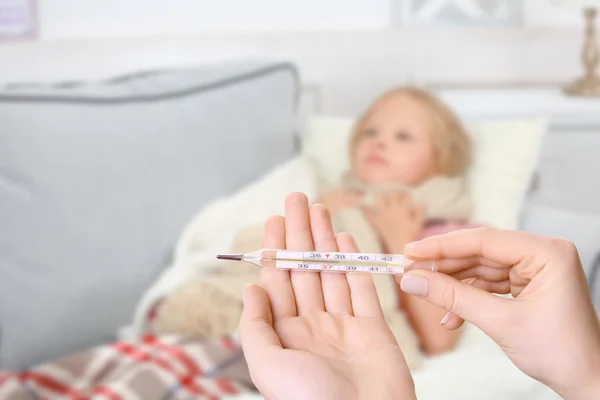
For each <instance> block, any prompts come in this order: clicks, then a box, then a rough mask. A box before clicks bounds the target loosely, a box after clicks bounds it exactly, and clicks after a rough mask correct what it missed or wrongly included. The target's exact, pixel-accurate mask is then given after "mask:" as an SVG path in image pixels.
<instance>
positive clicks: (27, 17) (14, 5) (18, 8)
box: [0, 0, 38, 40]
mask: <svg viewBox="0 0 600 400" xmlns="http://www.w3.org/2000/svg"><path fill="white" fill-rule="evenodd" d="M37 34H38V29H37V3H36V0H0V40H10V39H32V38H35V37H37Z"/></svg>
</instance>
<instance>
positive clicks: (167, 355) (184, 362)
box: [0, 335, 254, 400]
mask: <svg viewBox="0 0 600 400" xmlns="http://www.w3.org/2000/svg"><path fill="white" fill-rule="evenodd" d="M253 390H254V387H253V385H252V382H251V380H250V376H249V373H248V369H247V366H246V362H245V360H244V357H243V353H242V351H241V347H240V345H239V343H238V342H237V341H236V340H234V339H232V338H226V339H222V340H213V341H198V340H194V339H193V338H183V337H180V336H156V335H147V336H144V337H142V338H140V339H139V340H136V341H121V342H115V343H113V344H110V345H106V346H100V347H97V348H94V349H91V350H88V351H84V352H81V353H78V354H75V355H72V356H68V357H65V358H63V359H60V360H58V361H55V362H51V363H48V364H43V365H40V366H38V367H35V368H32V369H31V370H28V371H23V372H19V373H14V372H2V371H0V398H1V399H11V400H21V399H23V400H25V399H27V400H29V399H65V400H67V399H68V400H83V399H102V400H109V399H110V400H121V399H123V400H129V399H132V400H137V399H140V400H141V399H144V400H154V399H156V400H183V399H220V398H222V397H225V396H234V395H240V394H242V393H249V392H252V391H253Z"/></svg>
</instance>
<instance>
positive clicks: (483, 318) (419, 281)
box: [400, 270, 509, 338]
mask: <svg viewBox="0 0 600 400" xmlns="http://www.w3.org/2000/svg"><path fill="white" fill-rule="evenodd" d="M400 288H401V289H402V291H403V292H405V293H408V294H412V295H415V296H418V297H421V298H422V299H424V300H426V301H428V302H429V303H431V304H434V305H436V306H438V307H442V308H443V309H445V310H446V311H449V312H451V313H452V314H455V315H456V316H458V317H460V318H462V319H464V320H465V321H468V322H470V323H472V324H473V325H475V326H477V327H479V328H480V329H481V330H482V331H484V332H486V333H487V334H488V335H489V336H491V337H492V338H493V337H494V336H495V334H496V333H497V332H496V330H497V329H499V328H498V327H499V326H501V324H499V321H504V320H506V319H505V318H503V317H504V316H507V313H508V312H509V300H506V299H503V298H501V297H498V296H495V295H493V294H491V293H488V292H486V291H484V290H481V289H479V288H477V287H475V286H472V285H469V284H468V283H466V282H461V281H459V280H456V279H454V278H452V277H450V276H448V275H445V274H442V273H439V272H432V271H424V270H414V271H410V272H407V273H406V274H405V275H403V276H402V279H401V280H400Z"/></svg>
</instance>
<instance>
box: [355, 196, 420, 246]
mask: <svg viewBox="0 0 600 400" xmlns="http://www.w3.org/2000/svg"><path fill="white" fill-rule="evenodd" d="M364 213H365V216H366V217H367V218H368V219H369V221H370V222H371V225H373V227H374V228H375V229H376V230H377V232H378V233H379V236H380V238H381V240H382V241H383V244H384V246H385V251H386V252H388V253H402V250H403V247H404V245H405V244H407V243H409V242H412V241H414V240H416V239H417V237H418V235H419V233H421V231H422V230H423V224H424V223H425V207H424V206H423V205H417V206H415V205H414V204H413V202H412V199H411V197H410V195H409V194H408V193H393V194H385V195H382V196H381V197H379V199H378V200H377V208H376V209H371V208H365V209H364Z"/></svg>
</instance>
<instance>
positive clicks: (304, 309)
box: [285, 193, 325, 315]
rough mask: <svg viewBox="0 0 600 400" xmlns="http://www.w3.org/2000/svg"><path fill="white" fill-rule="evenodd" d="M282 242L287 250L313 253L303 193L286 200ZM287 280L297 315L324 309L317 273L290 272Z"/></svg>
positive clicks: (306, 206)
mask: <svg viewBox="0 0 600 400" xmlns="http://www.w3.org/2000/svg"><path fill="white" fill-rule="evenodd" d="M285 242H286V248H287V249H288V250H301V251H307V250H314V244H313V239H312V231H311V225H310V215H309V210H308V198H307V197H306V195H305V194H303V193H292V194H291V195H289V196H288V197H287V199H286V200H285ZM290 278H291V281H292V287H293V289H294V296H295V298H296V308H297V310H298V315H302V314H305V313H309V312H311V311H315V310H324V309H325V306H324V303H323V293H322V290H321V278H320V274H316V273H312V272H304V271H291V272H290Z"/></svg>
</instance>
